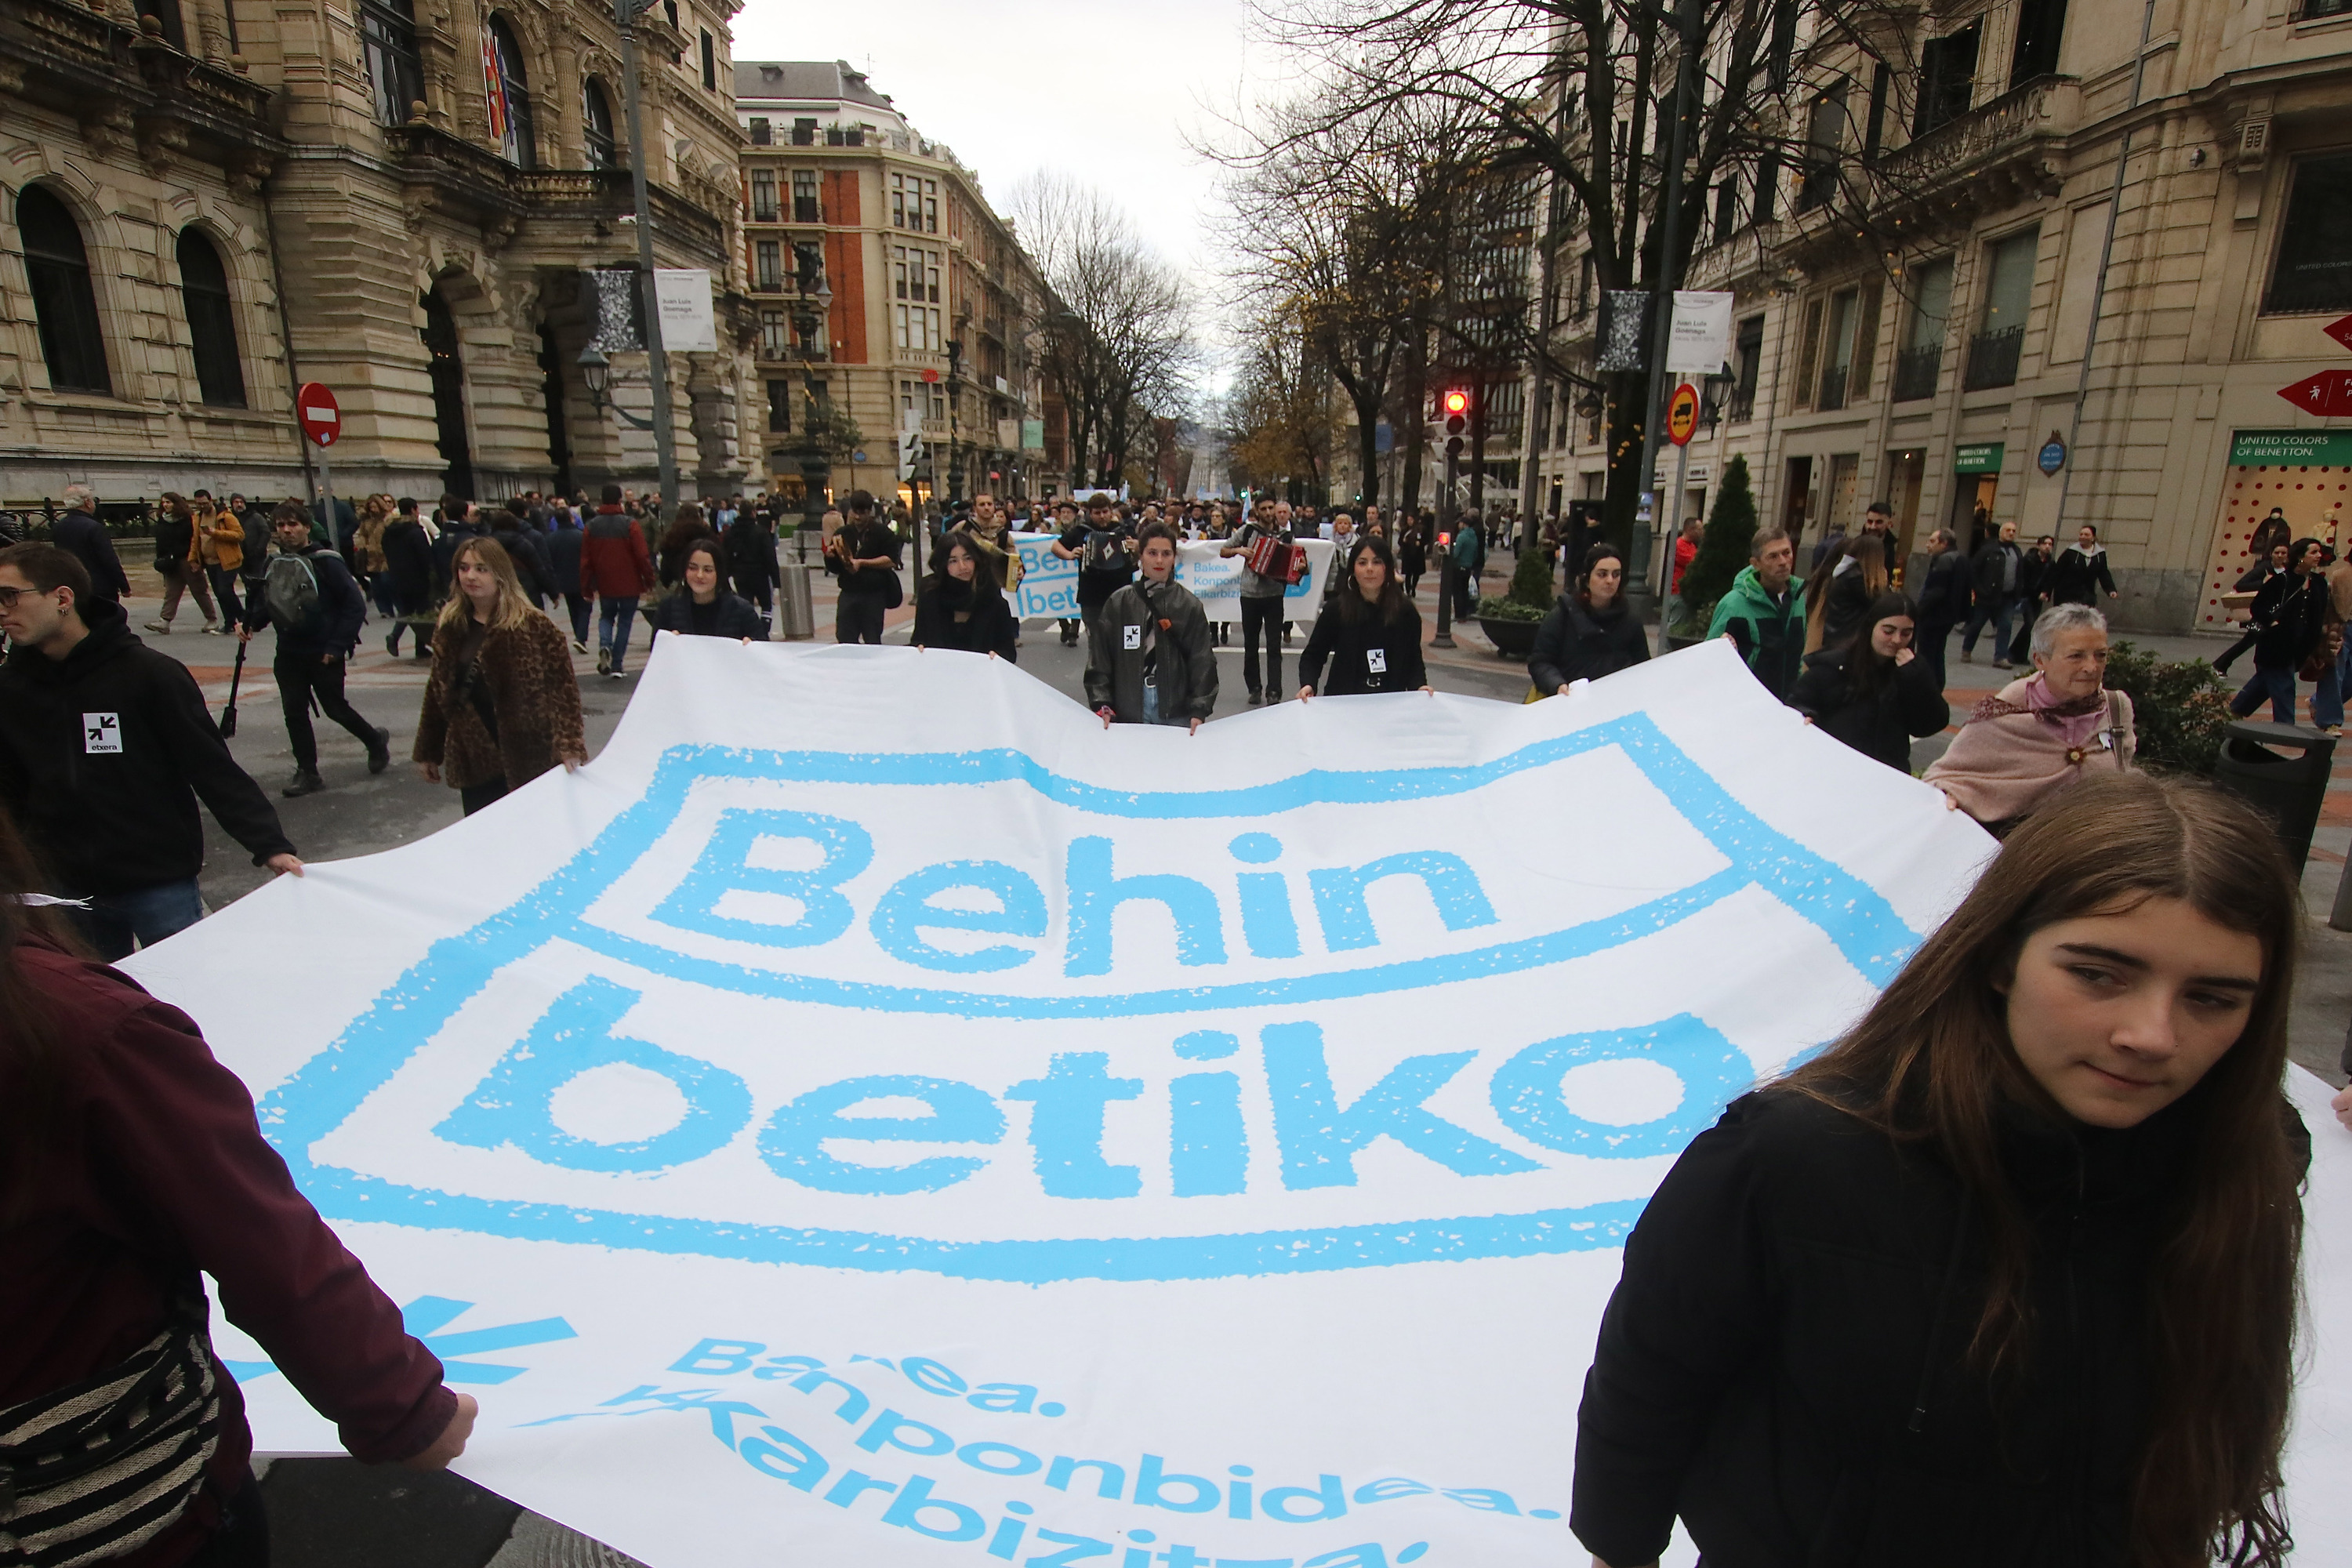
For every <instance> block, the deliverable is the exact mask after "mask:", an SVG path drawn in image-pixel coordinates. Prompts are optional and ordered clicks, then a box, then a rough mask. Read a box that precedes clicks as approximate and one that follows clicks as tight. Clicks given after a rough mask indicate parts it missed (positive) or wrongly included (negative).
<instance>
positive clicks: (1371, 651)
mask: <svg viewBox="0 0 2352 1568" xmlns="http://www.w3.org/2000/svg"><path fill="white" fill-rule="evenodd" d="M1364 668H1367V669H1369V670H1370V671H1371V672H1372V673H1373V674H1374V675H1386V674H1387V673H1388V672H1389V650H1388V649H1386V648H1384V647H1368V648H1366V649H1365V650H1364Z"/></svg>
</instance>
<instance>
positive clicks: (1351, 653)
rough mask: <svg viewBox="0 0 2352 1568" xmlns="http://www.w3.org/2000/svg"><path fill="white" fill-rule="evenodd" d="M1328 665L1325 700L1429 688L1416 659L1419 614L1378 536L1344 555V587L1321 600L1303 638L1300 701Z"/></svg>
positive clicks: (1312, 692) (1384, 542) (1311, 693)
mask: <svg viewBox="0 0 2352 1568" xmlns="http://www.w3.org/2000/svg"><path fill="white" fill-rule="evenodd" d="M1335 576H1336V574H1335ZM1327 661H1328V663H1329V664H1330V667H1331V679H1330V681H1329V682H1328V685H1325V686H1324V690H1323V695H1325V696H1327V697H1354V696H1357V695H1360V694H1361V693H1365V692H1371V691H1410V690H1414V689H1419V690H1422V691H1427V690H1429V689H1430V687H1429V676H1428V672H1427V670H1426V669H1425V668H1423V664H1422V658H1421V612H1420V611H1419V610H1417V609H1415V608H1413V607H1412V605H1411V604H1410V603H1409V602H1407V600H1406V599H1405V596H1404V590H1403V587H1402V584H1399V583H1398V581H1397V570H1396V557H1395V556H1393V555H1391V554H1390V553H1389V542H1388V541H1387V540H1385V539H1381V538H1380V537H1379V536H1377V535H1374V536H1372V537H1370V538H1366V539H1360V540H1358V541H1356V546H1355V549H1354V550H1353V551H1352V552H1349V556H1348V585H1347V586H1346V587H1344V588H1341V589H1340V590H1339V592H1338V593H1337V594H1334V595H1331V596H1330V597H1328V598H1327V599H1325V600H1324V601H1323V614H1322V615H1321V616H1319V617H1318V619H1317V620H1316V622H1315V629H1314V630H1313V631H1312V632H1310V633H1309V634H1307V647H1306V649H1305V650H1304V651H1303V652H1301V653H1300V654H1299V656H1298V679H1300V680H1301V681H1302V682H1303V683H1304V684H1302V685H1301V686H1300V687H1299V689H1298V700H1300V701H1301V702H1304V701H1306V700H1307V699H1308V698H1310V697H1313V696H1314V695H1315V689H1316V686H1317V685H1318V683H1319V682H1321V681H1322V679H1323V667H1324V664H1325V663H1326V662H1327Z"/></svg>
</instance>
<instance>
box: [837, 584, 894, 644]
mask: <svg viewBox="0 0 2352 1568" xmlns="http://www.w3.org/2000/svg"><path fill="white" fill-rule="evenodd" d="M883 613H884V612H883V609H882V595H879V594H843V595H841V596H840V597H839V598H837V599H836V600H835V601H834V606H833V640H834V641H835V642H862V643H878V642H880V641H881V640H882V618H883Z"/></svg>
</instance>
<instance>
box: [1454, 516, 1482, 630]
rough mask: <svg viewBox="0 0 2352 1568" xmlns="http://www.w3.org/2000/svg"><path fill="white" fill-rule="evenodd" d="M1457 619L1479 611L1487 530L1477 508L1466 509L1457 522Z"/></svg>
mask: <svg viewBox="0 0 2352 1568" xmlns="http://www.w3.org/2000/svg"><path fill="white" fill-rule="evenodd" d="M1453 551H1454V619H1455V620H1457V621H1466V620H1468V619H1470V617H1471V616H1475V615H1476V614H1477V613H1478V577H1479V574H1481V573H1483V572H1484V571H1486V525H1485V524H1484V523H1483V522H1481V521H1479V518H1478V514H1477V513H1476V512H1475V511H1465V512H1464V513H1463V514H1462V516H1461V517H1460V518H1459V519H1458V520H1457V521H1455V522H1454V544H1453Z"/></svg>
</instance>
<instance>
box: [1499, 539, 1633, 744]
mask: <svg viewBox="0 0 2352 1568" xmlns="http://www.w3.org/2000/svg"><path fill="white" fill-rule="evenodd" d="M1464 526H1465V527H1467V526H1468V525H1467V524H1466V523H1465V525H1464ZM1649 657H1650V639H1649V637H1647V636H1646V635H1644V633H1643V630H1642V623H1641V621H1640V620H1639V619H1638V618H1637V617H1635V616H1634V615H1633V613H1632V611H1631V610H1629V609H1628V608H1627V607H1626V604H1625V558H1624V557H1623V556H1622V555H1620V554H1619V553H1618V552H1617V547H1616V546H1615V545H1613V544H1596V545H1594V546H1593V547H1592V553H1591V554H1590V555H1588V556H1586V557H1585V560H1584V574H1583V575H1582V576H1580V577H1579V578H1578V579H1577V580H1576V582H1575V583H1574V584H1571V585H1570V590H1569V592H1567V593H1565V594H1562V595H1560V596H1559V600H1558V601H1557V602H1556V603H1555V604H1553V605H1552V607H1551V609H1550V610H1549V612H1548V613H1547V614H1546V615H1545V616H1544V618H1543V624H1542V625H1541V626H1538V627H1536V646H1535V648H1534V650H1533V651H1532V652H1530V653H1529V654H1528V679H1530V680H1532V681H1533V682H1534V683H1535V696H1536V697H1557V696H1559V694H1560V693H1562V692H1564V691H1566V690H1567V689H1569V687H1570V685H1571V684H1573V683H1574V682H1576V681H1579V680H1599V679H1601V677H1603V676H1605V675H1614V674H1616V673H1617V672H1618V671H1619V670H1621V669H1625V668H1630V667H1631V666H1633V665H1636V664H1640V663H1641V662H1642V661H1643V660H1644V659H1646V658H1649ZM1528 700H1529V701H1533V700H1535V698H1532V697H1531V698H1529V699H1528Z"/></svg>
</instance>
